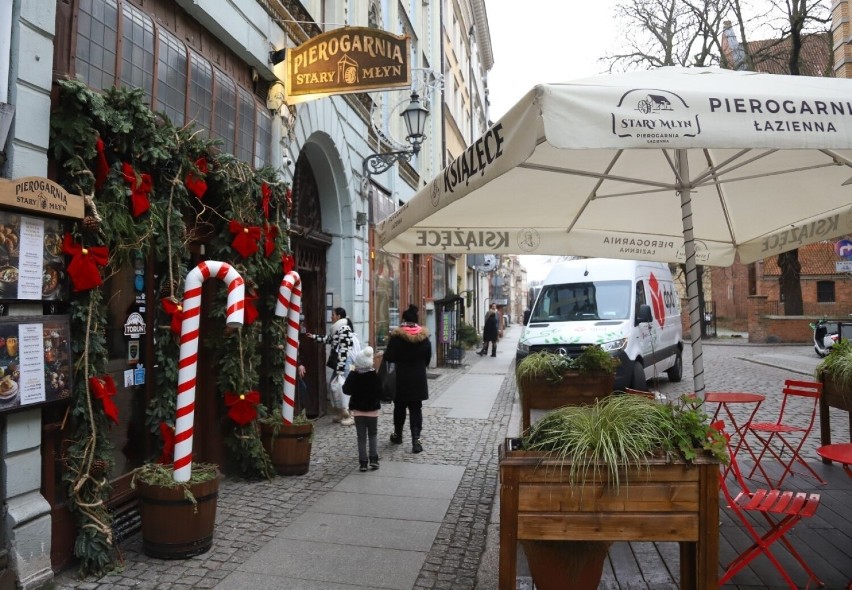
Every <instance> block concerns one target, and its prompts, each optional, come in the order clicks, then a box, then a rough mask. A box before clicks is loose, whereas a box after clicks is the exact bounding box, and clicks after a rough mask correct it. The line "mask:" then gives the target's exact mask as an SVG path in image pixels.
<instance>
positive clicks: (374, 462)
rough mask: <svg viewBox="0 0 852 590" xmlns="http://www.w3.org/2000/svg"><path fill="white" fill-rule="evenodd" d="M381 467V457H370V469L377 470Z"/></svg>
mask: <svg viewBox="0 0 852 590" xmlns="http://www.w3.org/2000/svg"><path fill="white" fill-rule="evenodd" d="M378 468H379V458H378V457H377V456H376V455H372V456H371V457H370V471H375V470H376V469H378Z"/></svg>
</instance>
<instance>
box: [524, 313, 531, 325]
mask: <svg viewBox="0 0 852 590" xmlns="http://www.w3.org/2000/svg"><path fill="white" fill-rule="evenodd" d="M531 315H532V310H531V309H525V310H524V325H525V326H526V325H527V324H529V323H530V316H531Z"/></svg>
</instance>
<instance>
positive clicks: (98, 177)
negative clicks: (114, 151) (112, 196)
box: [95, 137, 109, 190]
mask: <svg viewBox="0 0 852 590" xmlns="http://www.w3.org/2000/svg"><path fill="white" fill-rule="evenodd" d="M95 149H96V150H97V151H98V155H97V157H96V158H95V189H97V190H101V187H102V186H103V185H104V182H106V177H107V174H108V173H109V163H108V162H107V159H106V146H105V145H104V140H103V139H101V138H100V137H98V138H97V139H96V140H95Z"/></svg>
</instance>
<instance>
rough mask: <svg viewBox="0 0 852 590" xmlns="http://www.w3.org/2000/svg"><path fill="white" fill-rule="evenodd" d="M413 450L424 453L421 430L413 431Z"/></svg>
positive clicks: (413, 451)
mask: <svg viewBox="0 0 852 590" xmlns="http://www.w3.org/2000/svg"><path fill="white" fill-rule="evenodd" d="M411 452H412V453H422V452H423V445H422V444H421V443H420V432H415V431H414V430H412V431H411Z"/></svg>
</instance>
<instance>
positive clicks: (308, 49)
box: [286, 27, 411, 104]
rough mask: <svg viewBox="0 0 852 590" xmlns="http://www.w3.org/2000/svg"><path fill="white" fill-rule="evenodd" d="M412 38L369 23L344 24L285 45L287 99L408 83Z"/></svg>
mask: <svg viewBox="0 0 852 590" xmlns="http://www.w3.org/2000/svg"><path fill="white" fill-rule="evenodd" d="M410 44H411V40H410V39H409V38H408V37H407V36H399V37H398V36H396V35H393V34H391V33H388V32H387V31H381V30H379V29H370V28H367V27H344V28H341V29H335V30H333V31H329V32H327V33H323V34H322V35H318V36H316V37H313V38H311V39H310V40H308V41H307V42H306V43H303V44H302V45H300V46H298V47H294V48H292V49H287V75H286V84H287V86H286V89H287V102H288V103H291V104H292V103H295V102H299V101H298V100H292V99H293V98H294V97H297V96H305V95H311V94H348V93H352V92H364V91H367V90H380V89H382V90H384V89H390V88H403V87H408V86H410V85H411V62H410V57H409V56H410Z"/></svg>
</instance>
